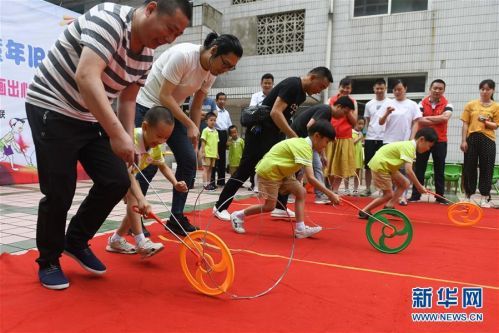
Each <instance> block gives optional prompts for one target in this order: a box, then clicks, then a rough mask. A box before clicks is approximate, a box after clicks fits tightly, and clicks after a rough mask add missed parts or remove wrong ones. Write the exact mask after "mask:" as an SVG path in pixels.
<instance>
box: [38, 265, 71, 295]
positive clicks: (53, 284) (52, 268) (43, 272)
mask: <svg viewBox="0 0 499 333" xmlns="http://www.w3.org/2000/svg"><path fill="white" fill-rule="evenodd" d="M38 278H39V279H40V282H41V284H42V286H44V287H45V288H48V289H53V290H61V289H66V288H67V287H69V281H68V278H67V277H66V275H64V272H63V271H62V269H61V266H59V265H54V264H50V265H49V266H47V267H44V268H40V269H39V270H38Z"/></svg>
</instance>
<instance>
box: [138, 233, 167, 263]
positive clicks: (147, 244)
mask: <svg viewBox="0 0 499 333" xmlns="http://www.w3.org/2000/svg"><path fill="white" fill-rule="evenodd" d="M164 248H165V247H164V245H163V244H161V243H153V242H152V241H151V240H150V239H149V238H146V239H145V240H143V241H141V242H139V244H137V253H138V254H140V255H141V256H142V258H147V257H151V256H153V255H155V254H157V253H159V252H161V251H162V250H163V249H164Z"/></svg>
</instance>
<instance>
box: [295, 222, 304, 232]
mask: <svg viewBox="0 0 499 333" xmlns="http://www.w3.org/2000/svg"><path fill="white" fill-rule="evenodd" d="M304 229H305V222H303V221H302V222H296V223H295V230H304Z"/></svg>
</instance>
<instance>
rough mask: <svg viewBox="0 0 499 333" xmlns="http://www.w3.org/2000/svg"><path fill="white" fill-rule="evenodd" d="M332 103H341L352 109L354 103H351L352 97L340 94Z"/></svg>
mask: <svg viewBox="0 0 499 333" xmlns="http://www.w3.org/2000/svg"><path fill="white" fill-rule="evenodd" d="M333 105H341V106H344V107H347V108H349V109H352V110H354V109H355V104H353V101H352V99H351V98H350V97H348V96H341V97H340V98H338V99H337V100H336V101H335V102H334V103H333Z"/></svg>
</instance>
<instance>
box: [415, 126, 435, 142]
mask: <svg viewBox="0 0 499 333" xmlns="http://www.w3.org/2000/svg"><path fill="white" fill-rule="evenodd" d="M420 137H423V138H424V139H425V140H426V141H428V142H437V140H438V135H437V132H435V130H434V129H433V128H431V127H423V128H422V129H420V130H418V131H417V132H416V140H417V139H419V138H420Z"/></svg>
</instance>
